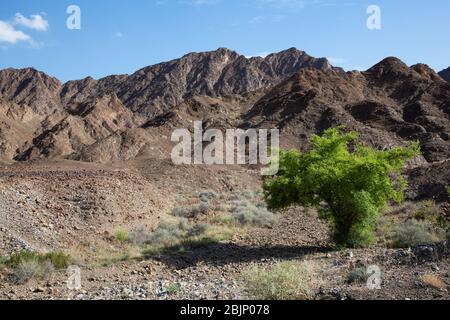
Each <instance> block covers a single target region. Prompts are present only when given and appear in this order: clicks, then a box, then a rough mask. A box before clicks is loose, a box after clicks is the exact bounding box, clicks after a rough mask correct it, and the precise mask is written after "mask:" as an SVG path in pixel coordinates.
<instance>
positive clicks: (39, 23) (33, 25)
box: [14, 13, 49, 31]
mask: <svg viewBox="0 0 450 320" xmlns="http://www.w3.org/2000/svg"><path fill="white" fill-rule="evenodd" d="M14 22H15V23H16V24H18V25H21V26H24V27H26V28H30V29H33V30H38V31H47V29H48V26H49V25H48V21H47V20H45V19H44V18H43V17H42V16H41V15H39V14H33V15H31V16H30V18H27V17H25V16H23V15H22V14H21V13H16V17H15V19H14Z"/></svg>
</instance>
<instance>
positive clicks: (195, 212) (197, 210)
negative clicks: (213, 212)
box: [172, 202, 209, 219]
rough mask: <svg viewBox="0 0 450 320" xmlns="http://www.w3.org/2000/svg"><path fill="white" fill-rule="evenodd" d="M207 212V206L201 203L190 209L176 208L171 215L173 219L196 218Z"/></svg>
mask: <svg viewBox="0 0 450 320" xmlns="http://www.w3.org/2000/svg"><path fill="white" fill-rule="evenodd" d="M208 211H209V205H208V204H207V203H205V202H202V203H200V204H198V205H196V206H191V207H177V208H175V209H173V210H172V215H173V216H175V217H182V218H189V219H193V218H197V217H198V216H200V215H205V214H207V213H208Z"/></svg>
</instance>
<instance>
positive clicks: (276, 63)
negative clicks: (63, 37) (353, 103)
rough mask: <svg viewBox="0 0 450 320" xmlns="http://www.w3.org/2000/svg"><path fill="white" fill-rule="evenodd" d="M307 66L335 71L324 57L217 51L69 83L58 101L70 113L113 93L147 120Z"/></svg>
mask: <svg viewBox="0 0 450 320" xmlns="http://www.w3.org/2000/svg"><path fill="white" fill-rule="evenodd" d="M308 67H311V68H316V69H321V70H331V69H334V70H340V69H337V68H333V67H332V66H331V65H330V64H329V62H328V61H327V60H326V59H325V58H322V59H316V58H313V57H311V56H309V55H308V54H306V53H305V52H303V51H299V50H297V49H295V48H291V49H289V50H286V51H282V52H279V53H274V54H271V55H269V56H267V57H266V58H261V57H254V58H246V57H244V56H243V55H240V54H238V53H236V52H234V51H231V50H228V49H224V48H220V49H218V50H216V51H212V52H202V53H190V54H187V55H185V56H184V57H182V58H180V59H176V60H172V61H169V62H163V63H160V64H157V65H153V66H150V67H146V68H143V69H141V70H139V71H137V72H136V73H134V74H132V75H130V76H126V75H122V76H110V77H106V78H103V79H100V80H98V81H96V80H94V79H92V78H87V79H84V80H81V81H71V82H69V83H67V84H65V85H64V87H63V88H62V91H61V100H62V103H63V104H64V105H65V106H66V107H68V108H71V107H72V106H73V105H74V104H75V105H76V104H77V103H80V102H83V101H85V100H86V99H87V98H93V97H97V96H99V95H100V96H101V95H105V94H111V93H115V94H116V95H117V97H118V98H119V99H120V100H121V101H122V103H123V104H124V105H125V106H126V107H127V108H129V109H130V110H132V111H133V112H135V113H138V114H139V115H142V116H143V117H144V118H146V119H148V118H151V117H153V116H155V115H158V114H160V113H161V112H164V111H167V110H168V109H170V108H171V107H173V106H176V105H178V104H180V103H181V102H183V101H184V100H185V98H186V97H189V96H193V95H206V96H210V97H221V96H225V95H232V94H237V95H242V94H245V93H248V92H251V91H255V90H258V89H261V88H265V87H268V86H271V85H274V84H276V83H278V82H279V81H280V80H282V79H284V78H285V77H287V76H290V75H293V74H294V73H295V72H297V71H299V70H301V69H303V68H308ZM340 71H342V70H340Z"/></svg>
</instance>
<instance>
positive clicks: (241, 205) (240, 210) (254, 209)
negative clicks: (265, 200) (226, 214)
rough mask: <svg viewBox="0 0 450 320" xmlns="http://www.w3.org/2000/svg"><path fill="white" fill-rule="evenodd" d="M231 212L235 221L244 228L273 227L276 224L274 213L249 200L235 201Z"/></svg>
mask: <svg viewBox="0 0 450 320" xmlns="http://www.w3.org/2000/svg"><path fill="white" fill-rule="evenodd" d="M231 211H232V212H233V214H232V218H233V220H234V221H235V222H236V223H238V224H239V225H243V226H245V225H251V226H257V227H271V226H272V225H273V224H274V223H275V222H276V218H275V215H274V214H273V213H272V212H270V211H269V210H267V209H266V208H265V207H263V206H260V207H258V206H255V205H254V204H252V203H251V202H249V201H248V200H238V201H234V203H233V206H232V209H231Z"/></svg>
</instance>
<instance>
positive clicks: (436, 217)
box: [413, 200, 447, 228]
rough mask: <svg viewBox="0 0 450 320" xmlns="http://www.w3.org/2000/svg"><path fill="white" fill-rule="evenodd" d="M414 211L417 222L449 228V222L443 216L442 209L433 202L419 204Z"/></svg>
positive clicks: (427, 201) (426, 201)
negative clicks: (426, 222)
mask: <svg viewBox="0 0 450 320" xmlns="http://www.w3.org/2000/svg"><path fill="white" fill-rule="evenodd" d="M413 210H414V211H413V218H414V219H416V220H425V221H429V222H431V223H432V224H435V225H437V226H439V227H442V228H445V227H446V226H447V221H446V219H445V217H444V215H443V214H441V208H440V207H439V206H438V205H437V204H436V203H435V202H434V201H433V200H425V201H422V202H419V203H418V204H416V205H415V206H414V207H413Z"/></svg>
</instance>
